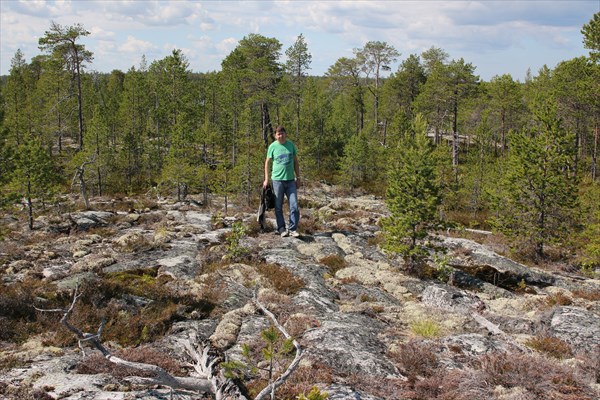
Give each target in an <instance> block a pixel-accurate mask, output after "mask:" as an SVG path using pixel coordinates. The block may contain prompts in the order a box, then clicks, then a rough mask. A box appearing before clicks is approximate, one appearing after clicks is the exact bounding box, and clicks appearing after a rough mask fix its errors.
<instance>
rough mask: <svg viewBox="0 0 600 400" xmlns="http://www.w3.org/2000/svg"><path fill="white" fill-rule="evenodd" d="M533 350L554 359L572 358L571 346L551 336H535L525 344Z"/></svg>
mask: <svg viewBox="0 0 600 400" xmlns="http://www.w3.org/2000/svg"><path fill="white" fill-rule="evenodd" d="M525 344H526V345H527V346H529V347H531V348H532V349H534V350H537V351H539V352H542V353H544V354H548V355H549V356H551V357H554V358H556V359H559V360H560V359H563V358H570V357H572V356H573V350H572V349H571V346H569V344H568V343H566V342H565V341H563V340H561V339H559V338H556V337H552V336H537V337H534V338H531V339H529V340H527V341H526V342H525Z"/></svg>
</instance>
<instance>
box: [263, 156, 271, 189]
mask: <svg viewBox="0 0 600 400" xmlns="http://www.w3.org/2000/svg"><path fill="white" fill-rule="evenodd" d="M269 161H271V159H270V158H269V157H267V158H266V159H265V180H264V181H263V187H267V186H269Z"/></svg>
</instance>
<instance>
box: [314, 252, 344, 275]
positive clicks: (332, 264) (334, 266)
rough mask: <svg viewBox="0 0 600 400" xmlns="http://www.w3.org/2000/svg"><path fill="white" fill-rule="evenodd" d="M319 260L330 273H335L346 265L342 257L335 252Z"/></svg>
mask: <svg viewBox="0 0 600 400" xmlns="http://www.w3.org/2000/svg"><path fill="white" fill-rule="evenodd" d="M319 262H320V263H321V264H323V265H326V266H327V267H328V268H329V272H331V274H332V275H335V273H336V272H338V271H339V270H340V269H344V268H346V267H347V266H348V263H347V262H346V260H345V259H344V257H342V256H339V255H337V254H332V255H329V256H325V257H323V258H321V259H320V260H319Z"/></svg>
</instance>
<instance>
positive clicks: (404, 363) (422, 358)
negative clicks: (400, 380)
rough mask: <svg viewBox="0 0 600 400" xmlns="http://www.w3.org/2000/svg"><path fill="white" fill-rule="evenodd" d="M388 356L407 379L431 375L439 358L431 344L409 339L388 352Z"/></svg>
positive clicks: (414, 379) (412, 379)
mask: <svg viewBox="0 0 600 400" xmlns="http://www.w3.org/2000/svg"><path fill="white" fill-rule="evenodd" d="M388 356H389V357H390V358H391V360H392V361H393V362H394V363H395V364H396V367H397V368H398V369H399V370H400V371H401V372H402V374H403V375H405V376H406V377H407V378H408V379H409V381H412V382H414V381H416V380H417V379H418V378H419V377H427V376H433V375H434V374H435V371H436V369H437V368H438V367H439V359H438V357H437V355H436V354H435V352H434V350H433V348H432V346H431V344H428V343H425V342H422V341H417V340H411V341H410V342H408V343H403V344H402V345H400V347H399V348H398V350H396V351H394V352H390V353H389V354H388Z"/></svg>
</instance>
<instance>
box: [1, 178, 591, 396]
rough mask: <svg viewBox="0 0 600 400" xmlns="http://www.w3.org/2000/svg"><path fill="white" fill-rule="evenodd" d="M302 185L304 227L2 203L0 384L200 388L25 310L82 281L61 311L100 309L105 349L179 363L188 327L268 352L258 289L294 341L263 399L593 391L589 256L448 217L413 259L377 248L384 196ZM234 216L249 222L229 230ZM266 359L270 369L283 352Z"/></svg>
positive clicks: (25, 391)
mask: <svg viewBox="0 0 600 400" xmlns="http://www.w3.org/2000/svg"><path fill="white" fill-rule="evenodd" d="M310 192H311V193H308V191H305V193H303V194H302V196H301V198H302V200H301V205H302V206H303V207H302V213H303V216H302V217H303V219H302V223H301V225H302V229H301V230H303V233H302V236H301V237H300V238H280V237H279V236H278V235H275V234H274V233H273V232H272V231H268V232H260V231H258V229H256V222H255V220H256V215H255V214H254V213H252V212H243V211H239V209H238V210H234V211H233V212H232V211H231V208H230V210H229V215H230V216H228V217H223V216H221V214H219V213H216V212H214V211H211V210H209V209H208V208H203V207H200V206H199V205H198V204H193V203H189V202H185V203H183V202H182V203H174V202H170V201H156V202H155V201H153V202H150V203H151V204H143V202H140V201H130V202H129V203H127V202H126V201H125V203H127V204H129V206H128V207H123V206H122V204H123V202H115V201H106V202H100V201H96V202H95V203H93V206H92V207H93V209H94V211H78V210H72V211H69V212H63V213H62V214H60V215H55V216H44V217H39V218H38V219H37V221H36V230H35V232H34V233H32V234H30V235H25V234H17V233H16V232H19V231H20V232H23V231H22V228H20V227H21V226H22V222H19V221H17V220H16V219H15V218H13V217H11V216H5V217H3V221H2V224H3V225H4V226H5V227H6V230H7V231H10V230H12V231H13V233H11V235H10V238H7V239H5V240H4V241H3V242H0V243H1V245H2V247H1V248H0V261H1V262H2V264H1V265H0V273H1V277H2V280H3V287H2V291H3V292H4V294H3V295H1V296H0V298H1V302H2V304H0V306H1V307H2V311H0V330H3V331H4V333H3V334H2V342H1V344H0V351H1V353H0V362H1V363H2V364H3V365H2V366H1V367H0V368H2V369H1V376H0V398H7V399H8V398H11V399H12V398H32V399H35V398H37V399H45V398H55V399H56V398H60V399H162V398H164V399H167V398H177V399H198V398H205V397H203V395H201V394H198V393H194V392H190V391H185V390H175V391H173V390H171V389H170V388H168V387H166V386H164V385H159V384H156V383H155V382H154V383H152V382H151V381H150V380H149V378H148V377H147V375H144V376H145V377H146V378H145V379H146V380H144V378H143V377H139V376H138V377H137V378H135V377H134V376H136V375H139V374H137V373H136V372H135V371H131V370H123V369H122V368H121V369H118V368H114V366H111V365H110V363H108V362H106V361H104V359H103V358H102V357H101V356H99V352H98V351H96V350H94V349H92V348H91V347H89V346H86V344H85V343H84V344H82V345H81V346H82V347H81V349H80V348H79V347H78V345H77V341H75V340H74V338H73V335H71V334H70V333H69V332H68V331H67V329H66V328H65V327H64V326H63V325H61V324H60V323H59V321H58V320H59V319H60V315H62V314H61V313H58V314H59V315H58V316H55V317H52V316H51V315H55V314H57V313H48V312H43V311H36V310H35V309H34V308H33V307H34V306H35V307H36V308H38V309H44V310H47V309H50V308H56V307H59V306H60V307H59V308H64V307H66V306H68V305H69V304H70V301H71V297H70V296H72V293H73V290H74V288H75V287H76V286H78V285H79V287H80V290H81V293H82V297H81V300H80V301H81V302H80V303H76V304H75V307H74V310H75V311H74V314H73V318H72V323H73V324H74V325H78V326H79V328H80V329H82V330H86V331H88V332H96V330H97V329H98V325H99V321H100V319H101V318H100V317H101V316H102V317H105V318H107V320H108V321H109V322H108V323H107V324H106V325H105V326H104V330H103V339H104V344H105V345H106V347H107V348H109V349H110V350H111V351H113V352H117V353H118V354H119V355H120V357H122V358H125V359H130V360H131V361H138V362H146V363H152V362H154V363H157V362H158V361H161V360H162V361H161V362H163V363H166V361H169V362H171V364H172V365H170V366H169V365H162V367H163V368H165V369H167V370H169V371H170V372H171V373H172V374H173V375H177V376H187V377H191V378H194V377H195V376H196V372H195V371H194V369H193V368H191V367H190V366H189V363H190V362H191V361H193V360H191V359H190V358H189V355H188V354H187V353H186V351H185V350H184V346H183V345H182V343H183V342H184V341H186V340H189V338H190V337H194V338H197V339H195V340H197V341H202V342H203V343H210V345H211V348H212V349H213V351H214V352H215V353H214V354H219V355H221V357H222V359H227V360H228V361H240V362H243V363H246V364H249V363H250V362H249V361H248V359H246V358H245V357H244V354H245V353H244V348H245V345H247V346H248V349H250V353H251V354H250V358H252V359H253V362H255V363H256V364H257V365H258V366H259V367H264V366H268V364H267V363H266V362H265V360H264V356H262V355H261V349H263V348H264V347H265V344H264V343H265V342H264V340H263V339H261V337H262V336H261V332H264V331H265V330H266V329H267V328H269V327H270V326H271V324H272V322H271V320H270V319H269V318H268V317H267V316H266V315H265V314H264V313H262V312H261V311H260V310H259V308H258V307H257V303H256V302H255V301H254V295H255V293H257V294H258V295H257V299H258V300H259V301H260V303H261V304H264V305H265V307H266V308H268V309H269V310H270V311H272V312H273V313H274V314H275V315H276V316H277V319H278V321H279V322H280V323H281V324H282V325H283V326H284V327H285V328H286V330H287V331H288V332H289V333H290V334H292V335H293V336H294V337H295V338H296V339H297V340H298V343H299V344H300V345H301V346H302V348H303V350H304V355H303V357H302V359H301V362H300V366H299V367H298V368H297V369H296V370H295V372H294V373H293V374H292V375H291V377H290V378H289V379H288V381H287V383H286V384H285V385H284V386H282V387H281V388H280V389H279V391H278V392H277V394H276V398H281V399H284V398H290V399H292V398H296V397H295V396H296V395H299V394H300V393H308V392H309V391H310V389H311V387H313V386H316V387H317V388H318V389H319V390H320V391H321V393H323V392H327V393H328V398H329V399H503V400H517V399H597V398H600V385H599V383H600V361H599V359H600V350H599V349H600V280H598V273H597V271H595V272H594V271H591V272H590V273H589V274H587V275H582V274H579V273H575V272H565V270H559V269H554V270H553V271H548V270H543V269H539V268H534V267H527V266H525V265H523V264H520V263H517V262H515V261H513V260H511V259H509V258H506V257H503V256H501V255H499V254H497V253H496V252H494V251H493V248H494V246H492V245H489V244H480V243H478V241H479V242H481V243H489V242H490V240H489V237H486V236H488V235H486V234H485V233H477V234H473V233H468V232H462V233H461V232H453V233H452V234H451V235H450V234H449V233H450V232H444V235H439V236H438V237H437V240H436V241H435V243H434V244H435V245H436V246H437V247H436V248H437V249H438V251H437V252H436V253H432V260H437V261H436V262H431V263H430V264H429V265H424V266H421V267H420V268H419V271H420V272H419V273H415V272H411V273H409V271H407V269H406V266H405V265H404V263H403V261H402V260H400V259H398V258H397V257H392V256H390V255H387V254H385V253H384V252H383V251H382V250H381V248H380V247H379V244H380V243H381V233H380V229H379V227H378V221H379V219H380V218H382V217H383V216H385V205H384V202H383V200H382V199H379V198H375V197H373V196H348V195H346V196H341V195H339V194H338V193H336V192H335V191H334V189H333V188H329V187H323V188H321V189H319V190H318V191H317V190H311V191H310ZM232 208H234V209H235V208H236V207H235V206H234V207H232ZM268 217H269V218H270V224H271V225H272V224H273V223H274V221H273V219H272V217H273V215H272V211H269V213H268ZM236 221H242V222H243V223H244V224H245V225H246V226H249V227H251V228H250V231H249V232H247V233H246V234H244V235H241V236H240V240H239V241H235V240H234V239H235V238H234V239H232V228H233V227H234V226H235V225H236V224H235V223H236ZM461 236H462V237H461ZM465 237H471V238H475V239H482V238H483V239H484V240H478V241H475V240H472V239H466V238H465ZM228 238H229V239H228ZM594 278H595V279H594ZM107 282H108V283H107ZM26 285H28V286H26ZM128 285H129V286H128ZM132 287H133V288H134V289H131V288H132ZM27 288H29V289H27ZM117 289H119V290H117ZM28 290H29V292H27V291H28ZM26 292H27V293H26ZM51 293H54V295H50V294H51ZM57 293H58V294H57ZM86 293H91V294H89V295H88V296H87V297H86ZM11 299H12V300H11ZM11 301H12V302H11ZM58 305H59V306H58ZM159 305H160V307H158V306H159ZM80 309H82V310H84V311H85V312H84V311H81V312H80V313H79V314H77V312H76V311H77V310H80ZM16 310H21V311H19V312H20V313H21V314H19V312H17V311H16ZM23 310H25V311H23ZM167 311H168V312H167ZM86 312H87V314H86ZM19 318H21V319H19ZM17 320H18V321H20V322H19V324H16V323H13V322H14V321H17ZM11 321H13V322H11ZM16 330H18V332H16ZM157 354H158V355H159V356H158V357H157ZM84 355H85V357H84ZM136 357H137V358H136ZM275 358H277V361H278V364H277V365H275V367H274V368H275V374H276V375H277V374H279V373H281V372H282V371H283V370H285V368H286V367H287V365H289V363H290V362H291V360H292V358H293V352H290V351H283V350H282V351H281V352H279V353H278V354H277V355H276V356H275ZM157 360H158V361H157ZM242 370H243V371H242ZM259 375H260V373H258V372H256V371H254V372H251V371H250V369H244V368H241V369H240V371H239V373H238V381H237V383H238V384H239V386H240V387H241V388H242V391H243V392H244V391H245V392H244V393H245V396H247V397H248V398H252V397H253V396H254V395H255V394H256V392H257V391H258V390H260V389H261V388H262V387H264V386H265V385H266V381H264V380H261V379H259V378H258V376H259ZM262 376H263V377H264V374H263V375H262ZM204 396H206V395H204Z"/></svg>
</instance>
